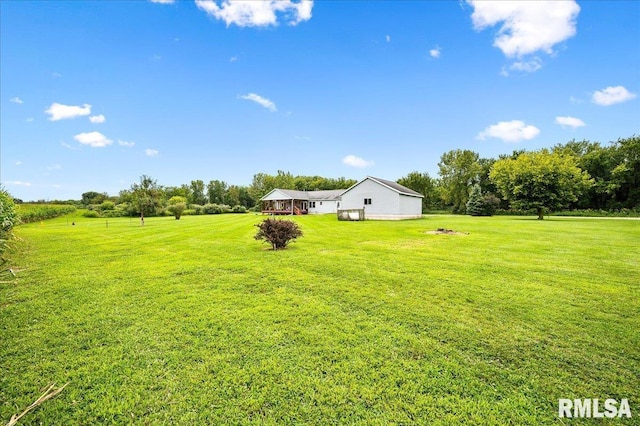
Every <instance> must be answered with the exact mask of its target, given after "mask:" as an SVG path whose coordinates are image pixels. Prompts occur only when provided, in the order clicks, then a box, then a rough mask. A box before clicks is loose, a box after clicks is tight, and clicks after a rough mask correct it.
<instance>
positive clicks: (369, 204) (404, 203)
mask: <svg viewBox="0 0 640 426" xmlns="http://www.w3.org/2000/svg"><path fill="white" fill-rule="evenodd" d="M340 197H341V204H342V207H341V209H344V210H349V209H364V216H365V218H366V219H387V220H397V219H415V218H419V217H422V198H423V196H422V194H420V193H418V192H416V191H413V190H411V189H409V188H407V187H405V186H402V185H400V184H398V183H396V182H393V181H390V180H385V179H379V178H375V177H371V176H367V177H366V178H364V179H362V180H361V181H360V182H358V183H356V184H355V185H353V186H352V187H351V188H349V189H347V190H346V191H344V192H343V193H342V194H341V195H340Z"/></svg>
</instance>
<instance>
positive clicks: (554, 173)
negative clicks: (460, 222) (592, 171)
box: [489, 149, 593, 219]
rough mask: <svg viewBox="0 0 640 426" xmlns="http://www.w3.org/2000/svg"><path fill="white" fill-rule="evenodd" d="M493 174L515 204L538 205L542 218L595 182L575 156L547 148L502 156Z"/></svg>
mask: <svg viewBox="0 0 640 426" xmlns="http://www.w3.org/2000/svg"><path fill="white" fill-rule="evenodd" d="M489 177H490V179H491V180H492V181H493V183H494V184H495V185H496V187H497V189H498V191H500V194H501V195H502V197H503V198H504V199H506V200H508V201H509V202H510V204H511V207H513V208H515V209H522V210H531V209H535V210H536V212H537V214H538V219H544V213H545V211H547V212H548V211H554V210H559V209H562V208H565V207H566V206H568V205H569V203H571V202H575V201H577V200H578V197H579V196H580V195H581V194H583V193H584V192H585V191H586V190H587V189H588V188H589V187H590V186H591V185H592V184H593V181H592V179H591V178H590V177H589V174H588V173H587V172H585V171H583V170H581V169H580V168H579V167H578V166H577V165H576V159H575V157H574V156H572V155H567V154H563V153H561V152H550V151H548V150H546V149H543V150H540V151H535V152H525V153H522V154H520V155H518V157H517V158H515V159H514V158H503V159H501V160H498V161H496V162H495V164H494V165H493V167H492V168H491V172H490V173H489Z"/></svg>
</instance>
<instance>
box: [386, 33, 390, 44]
mask: <svg viewBox="0 0 640 426" xmlns="http://www.w3.org/2000/svg"><path fill="white" fill-rule="evenodd" d="M385 39H386V40H387V43H391V36H390V35H387V36H386V37H385Z"/></svg>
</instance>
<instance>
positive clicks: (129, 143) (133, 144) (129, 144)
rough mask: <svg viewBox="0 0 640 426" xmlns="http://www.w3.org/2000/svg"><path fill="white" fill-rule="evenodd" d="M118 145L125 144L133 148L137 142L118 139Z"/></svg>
mask: <svg viewBox="0 0 640 426" xmlns="http://www.w3.org/2000/svg"><path fill="white" fill-rule="evenodd" d="M118 145H120V146H125V147H127V148H132V147H133V146H135V142H127V141H123V140H120V139H118Z"/></svg>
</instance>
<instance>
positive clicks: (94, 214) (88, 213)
mask: <svg viewBox="0 0 640 426" xmlns="http://www.w3.org/2000/svg"><path fill="white" fill-rule="evenodd" d="M82 216H84V217H89V218H96V217H100V213H98V212H97V211H95V210H87V211H86V212H84V213H82Z"/></svg>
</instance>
